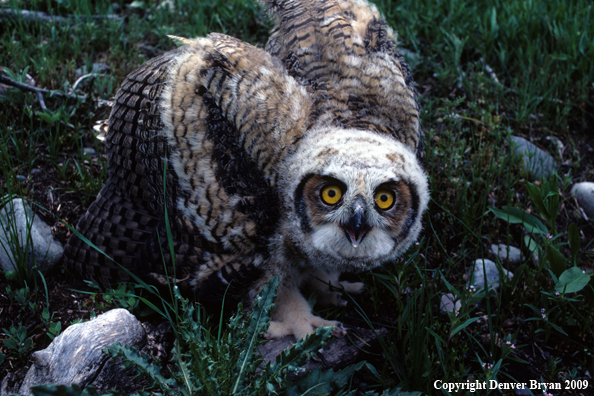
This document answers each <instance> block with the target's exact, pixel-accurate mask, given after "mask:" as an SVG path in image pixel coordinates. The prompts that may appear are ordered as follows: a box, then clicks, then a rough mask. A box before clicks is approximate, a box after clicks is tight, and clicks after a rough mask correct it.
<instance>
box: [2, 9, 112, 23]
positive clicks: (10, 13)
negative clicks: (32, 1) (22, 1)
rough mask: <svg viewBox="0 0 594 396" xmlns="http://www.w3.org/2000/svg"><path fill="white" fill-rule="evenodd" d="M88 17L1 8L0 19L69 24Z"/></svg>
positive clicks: (97, 17)
mask: <svg viewBox="0 0 594 396" xmlns="http://www.w3.org/2000/svg"><path fill="white" fill-rule="evenodd" d="M85 18H87V16H86V15H66V16H59V15H50V14H48V13H46V12H41V11H29V10H12V9H10V8H0V19H13V20H24V21H26V22H46V23H47V22H55V23H67V22H70V21H73V20H77V19H79V20H80V19H85ZM91 18H92V19H95V20H102V19H106V20H115V21H119V20H121V19H122V18H121V17H120V16H118V15H113V14H108V15H91Z"/></svg>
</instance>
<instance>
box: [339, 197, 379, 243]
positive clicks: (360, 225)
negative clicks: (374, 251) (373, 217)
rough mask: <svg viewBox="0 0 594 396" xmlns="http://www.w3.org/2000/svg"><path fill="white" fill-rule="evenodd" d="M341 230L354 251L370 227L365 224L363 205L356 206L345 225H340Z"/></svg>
mask: <svg viewBox="0 0 594 396" xmlns="http://www.w3.org/2000/svg"><path fill="white" fill-rule="evenodd" d="M341 226H342V229H343V231H344V234H345V235H346V237H347V239H348V240H349V242H350V243H351V245H353V247H354V248H355V249H357V246H359V244H360V243H361V242H362V241H363V238H365V235H367V233H368V232H369V231H370V230H371V228H372V226H371V225H369V224H367V217H366V216H365V204H364V203H363V204H362V205H357V207H356V209H355V211H354V212H353V215H352V216H351V217H350V218H349V221H348V222H347V223H346V224H342V225H341Z"/></svg>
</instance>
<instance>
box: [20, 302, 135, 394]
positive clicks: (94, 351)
mask: <svg viewBox="0 0 594 396" xmlns="http://www.w3.org/2000/svg"><path fill="white" fill-rule="evenodd" d="M116 342H119V343H121V344H123V345H131V346H133V347H135V348H137V349H140V348H142V347H143V346H144V344H145V343H146V333H145V330H144V328H143V326H142V324H141V323H140V322H139V321H138V320H137V319H136V318H135V317H134V316H133V315H132V314H130V313H129V312H128V311H126V310H125V309H121V308H120V309H113V310H111V311H108V312H106V313H104V314H102V315H99V316H98V317H96V318H95V319H93V320H90V321H88V322H85V323H79V324H75V325H72V326H70V327H68V328H67V329H66V330H64V332H63V333H62V334H60V335H59V336H58V337H56V338H55V339H54V341H53V342H52V343H51V344H50V345H49V346H48V347H47V348H46V349H44V350H41V351H37V352H35V353H33V355H32V360H33V365H32V366H31V368H30V369H29V371H28V372H27V375H26V377H25V380H24V381H23V383H22V384H21V387H20V390H19V394H21V395H23V396H26V395H31V394H32V393H31V390H30V388H31V387H32V386H35V385H45V384H63V385H72V384H78V385H79V386H80V387H81V388H83V389H84V388H86V387H87V386H89V385H93V386H94V387H95V388H96V389H97V391H98V392H99V394H103V393H105V392H106V391H107V390H109V389H111V388H113V387H114V383H115V382H119V383H121V386H117V385H116V388H118V387H119V388H120V389H121V388H122V386H124V387H125V385H126V384H129V383H131V382H133V381H132V379H133V377H134V376H135V372H134V371H133V370H130V372H128V371H124V370H122V367H121V361H119V359H111V358H110V357H109V356H108V355H106V354H104V353H103V352H102V349H105V348H107V347H109V346H110V345H112V344H114V343H116Z"/></svg>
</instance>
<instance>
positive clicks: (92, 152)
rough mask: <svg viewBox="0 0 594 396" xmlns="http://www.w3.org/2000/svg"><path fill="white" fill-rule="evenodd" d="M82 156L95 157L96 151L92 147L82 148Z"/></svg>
mask: <svg viewBox="0 0 594 396" xmlns="http://www.w3.org/2000/svg"><path fill="white" fill-rule="evenodd" d="M82 151H83V155H88V156H90V157H96V156H97V151H96V150H95V149H94V148H93V147H83V150H82Z"/></svg>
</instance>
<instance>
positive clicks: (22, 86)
mask: <svg viewBox="0 0 594 396" xmlns="http://www.w3.org/2000/svg"><path fill="white" fill-rule="evenodd" d="M0 83H4V84H6V85H10V86H12V87H15V88H18V89H22V90H24V91H29V92H33V93H35V94H37V95H38V96H37V97H39V94H50V95H54V96H59V97H67V98H69V99H84V98H85V97H86V95H83V96H78V95H76V94H69V93H67V94H65V93H62V92H60V91H50V90H49V89H43V88H37V87H34V86H32V85H28V84H23V83H20V82H18V81H14V80H13V79H11V78H9V77H8V76H6V75H5V74H4V73H2V72H0ZM44 105H45V103H43V105H42V107H43V106H44Z"/></svg>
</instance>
